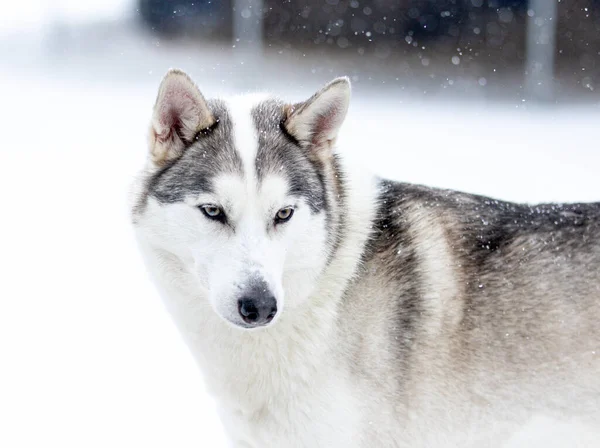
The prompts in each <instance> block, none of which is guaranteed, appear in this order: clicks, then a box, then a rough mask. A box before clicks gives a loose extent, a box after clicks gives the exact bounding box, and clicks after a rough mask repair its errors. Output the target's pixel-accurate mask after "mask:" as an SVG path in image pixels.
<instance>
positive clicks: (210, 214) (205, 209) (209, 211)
mask: <svg viewBox="0 0 600 448" xmlns="http://www.w3.org/2000/svg"><path fill="white" fill-rule="evenodd" d="M200 210H202V213H204V216H206V217H207V218H208V219H212V220H215V221H220V222H224V221H225V213H224V212H223V210H221V208H220V207H217V206H216V205H212V204H205V205H201V206H200Z"/></svg>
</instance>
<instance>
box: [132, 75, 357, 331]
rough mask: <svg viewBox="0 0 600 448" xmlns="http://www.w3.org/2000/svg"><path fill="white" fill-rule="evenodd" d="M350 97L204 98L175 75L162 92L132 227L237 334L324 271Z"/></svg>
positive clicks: (268, 317)
mask: <svg viewBox="0 0 600 448" xmlns="http://www.w3.org/2000/svg"><path fill="white" fill-rule="evenodd" d="M349 99H350V84H349V81H348V80H347V79H346V78H338V79H336V80H334V81H332V82H331V83H329V84H328V85H326V86H325V87H324V88H323V89H322V90H320V91H319V92H317V93H316V94H315V95H313V96H312V97H311V98H310V99H308V100H307V101H305V102H303V103H299V104H287V103H284V102H281V101H279V100H276V99H273V98H259V97H254V96H247V97H240V98H237V99H235V100H233V101H230V102H226V101H222V100H208V101H207V100H206V99H205V98H204V96H203V95H202V94H201V93H200V91H199V90H198V88H197V87H196V85H195V84H194V83H193V82H192V81H191V80H190V78H189V77H188V76H187V75H186V74H185V73H183V72H181V71H177V70H172V71H170V72H169V73H167V75H166V76H165V78H164V80H163V81H162V83H161V85H160V88H159V92H158V97H157V100H156V104H155V106H154V113H153V117H152V123H151V126H150V136H149V146H150V154H149V161H148V166H147V168H146V172H145V175H144V176H143V180H141V181H140V183H141V184H142V185H141V188H138V190H139V191H140V193H139V196H138V199H137V204H136V206H135V207H134V209H133V215H134V222H135V223H136V227H137V229H138V231H140V232H141V233H142V235H143V237H144V238H146V240H147V241H148V242H149V244H150V245H152V246H153V247H154V248H156V249H157V250H160V251H163V252H165V253H168V254H169V255H170V256H171V257H170V258H171V259H173V260H175V262H176V263H178V264H179V266H178V269H180V270H181V271H183V272H184V273H186V274H189V275H190V276H191V278H193V283H194V284H195V285H196V286H197V288H198V294H199V299H200V296H204V297H207V298H208V300H209V302H210V304H211V305H212V307H213V309H214V310H215V311H216V312H217V314H218V315H220V316H221V317H222V318H223V319H225V320H226V321H228V322H230V323H232V324H234V325H235V326H237V327H241V328H256V327H262V326H266V325H269V324H271V323H272V322H273V321H274V320H276V319H277V316H279V315H280V314H281V313H282V312H283V308H284V304H285V306H286V308H294V307H298V306H300V305H301V304H302V303H303V302H304V301H305V300H306V299H307V298H308V296H309V295H310V293H311V290H312V288H313V286H314V285H315V283H316V281H317V279H318V277H319V275H320V274H321V273H322V271H323V269H324V268H325V266H326V265H327V263H328V260H329V257H330V255H331V253H332V250H333V249H334V248H335V246H336V244H337V240H338V236H337V234H338V229H339V227H340V216H342V215H343V214H342V213H340V210H339V209H340V208H341V203H342V202H343V188H342V183H343V180H342V179H341V178H340V175H339V173H338V170H337V160H336V157H335V156H334V154H333V151H332V149H333V145H334V142H335V140H336V136H337V133H338V130H339V128H340V126H341V124H342V122H343V120H344V117H345V115H346V112H347V109H348V103H349Z"/></svg>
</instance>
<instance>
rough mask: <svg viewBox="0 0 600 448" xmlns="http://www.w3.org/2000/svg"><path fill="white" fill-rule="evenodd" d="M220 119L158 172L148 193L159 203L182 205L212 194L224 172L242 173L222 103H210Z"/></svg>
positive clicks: (228, 117) (226, 113) (230, 123)
mask: <svg viewBox="0 0 600 448" xmlns="http://www.w3.org/2000/svg"><path fill="white" fill-rule="evenodd" d="M208 106H209V108H210V110H211V112H212V113H213V114H214V115H215V116H216V117H218V120H217V122H216V123H215V124H213V125H212V126H211V127H210V128H207V129H203V130H201V131H199V132H198V134H197V135H196V139H195V141H194V142H193V143H192V144H191V145H190V146H189V147H188V148H186V149H185V151H184V153H183V155H182V156H181V157H180V158H179V159H177V160H175V161H174V162H172V163H171V164H169V165H167V166H166V167H165V168H163V169H161V170H160V171H159V172H158V173H156V174H155V175H154V176H153V178H152V179H150V181H149V184H148V192H149V194H150V195H151V196H153V197H155V198H156V199H158V200H159V201H160V202H166V203H174V202H182V201H183V200H184V198H185V197H186V196H189V195H198V194H200V193H203V192H212V190H213V180H214V178H215V177H216V176H218V175H220V174H224V173H239V174H242V172H243V169H242V161H241V159H240V158H239V156H238V153H237V152H236V151H235V148H234V145H233V129H232V122H231V118H230V116H229V114H228V112H227V108H226V107H225V105H224V104H223V103H222V102H221V101H209V102H208Z"/></svg>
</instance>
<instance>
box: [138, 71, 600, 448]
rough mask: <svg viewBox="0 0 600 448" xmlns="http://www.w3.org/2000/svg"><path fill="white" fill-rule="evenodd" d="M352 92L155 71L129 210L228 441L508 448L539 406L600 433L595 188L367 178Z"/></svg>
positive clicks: (273, 447) (597, 440)
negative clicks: (506, 197) (257, 88)
mask: <svg viewBox="0 0 600 448" xmlns="http://www.w3.org/2000/svg"><path fill="white" fill-rule="evenodd" d="M349 100H350V83H349V82H348V79H346V78H338V79H335V80H334V81H332V82H331V83H329V84H328V85H326V86H325V87H324V88H323V89H322V90H320V91H319V92H318V93H316V94H315V95H314V96H312V97H311V98H309V99H308V100H307V101H305V102H302V103H298V104H290V103H286V102H284V101H281V100H278V99H276V98H273V97H263V96H255V95H251V96H243V97H239V98H236V99H234V100H231V101H224V100H207V99H205V97H204V96H203V95H202V94H201V92H200V91H199V90H198V88H197V87H196V85H195V84H194V83H193V82H192V81H191V80H190V78H189V77H188V76H187V75H186V74H184V73H183V72H181V71H178V70H172V71H170V72H169V73H168V74H167V75H166V77H165V78H164V80H163V81H162V84H161V85H160V88H159V92H158V98H157V100H156V104H155V106H154V112H153V116H152V122H151V125H150V134H149V146H150V152H149V157H148V162H147V166H146V167H145V168H144V170H143V171H142V173H141V175H140V176H139V178H138V179H137V180H136V182H135V184H134V186H135V188H134V199H133V204H132V219H133V222H134V227H135V229H136V235H137V238H138V241H139V246H140V249H141V251H142V254H143V256H144V259H145V262H146V264H147V266H148V269H149V271H150V273H151V276H152V278H153V280H154V282H155V283H156V285H157V288H158V289H159V290H160V292H161V295H162V296H163V297H164V300H165V303H166V305H167V307H168V310H169V312H170V313H171V314H172V316H173V318H174V320H175V322H176V324H177V326H178V328H179V330H180V331H181V333H182V335H183V336H184V338H185V340H186V343H187V344H188V345H189V347H190V349H191V352H192V353H193V355H194V357H195V358H196V360H197V362H198V363H199V365H200V366H201V370H202V371H203V373H204V377H205V381H206V384H207V387H208V388H209V390H211V391H212V393H213V394H214V395H215V397H216V399H217V401H218V403H219V405H220V410H221V413H222V420H223V423H224V426H225V428H226V431H227V432H228V434H229V436H230V438H231V442H232V446H234V447H247V448H248V447H251V448H288V447H289V448H296V447H298V448H300V447H302V448H319V447H322V448H373V447H375V448H377V447H384V448H388V447H411V448H415V447H467V446H472V447H500V446H506V444H509V443H511V441H512V440H515V437H516V438H518V435H519V431H521V430H522V429H523V428H524V427H526V425H528V424H530V423H531V422H535V421H536V419H538V420H539V419H541V420H542V421H548V422H561V423H569V424H572V425H573V427H575V428H577V430H575V431H574V437H573V438H571V439H569V440H570V442H572V444H571V446H575V445H574V444H576V442H579V443H581V444H583V445H582V446H592V445H585V444H588V443H589V444H593V446H600V436H599V435H598V434H599V433H598V432H597V430H598V428H599V426H600V203H595V204H543V205H535V206H530V205H521V204H513V203H507V202H501V201H497V200H494V199H490V198H486V197H481V196H476V195H471V194H465V193H459V192H454V191H447V190H438V189H433V188H427V187H422V186H416V185H408V184H403V183H396V182H391V181H388V180H382V179H378V178H376V177H371V176H369V175H363V174H361V171H360V170H353V169H351V167H350V166H349V165H350V164H348V163H344V162H343V158H342V157H341V155H343V149H342V150H340V153H341V155H340V154H338V153H337V152H336V150H335V142H336V137H337V136H338V132H339V131H340V127H341V126H342V123H343V121H344V117H345V115H346V112H347V109H348V105H349ZM548 428H549V429H548V431H547V432H549V433H552V432H551V431H550V430H551V429H552V428H553V426H549V427H548ZM578 437H579V439H578ZM525 446H531V445H530V444H529V445H525ZM542 446H548V445H542Z"/></svg>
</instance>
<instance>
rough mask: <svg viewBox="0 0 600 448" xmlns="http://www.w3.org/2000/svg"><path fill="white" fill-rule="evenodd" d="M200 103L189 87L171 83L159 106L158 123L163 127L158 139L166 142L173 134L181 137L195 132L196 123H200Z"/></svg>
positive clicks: (176, 81)
mask: <svg viewBox="0 0 600 448" xmlns="http://www.w3.org/2000/svg"><path fill="white" fill-rule="evenodd" d="M200 106H201V105H200V103H199V101H198V98H196V97H195V96H194V94H193V92H190V91H189V86H186V85H184V84H183V83H181V82H179V81H178V80H174V81H172V82H171V84H170V85H169V86H167V88H166V89H165V92H164V93H163V95H162V98H161V99H160V104H159V105H158V121H159V124H160V126H161V129H160V133H157V138H160V139H161V140H163V141H164V140H166V139H168V138H170V137H171V135H172V134H173V132H175V133H176V134H177V135H179V136H182V134H183V136H185V134H187V133H189V132H186V131H190V132H192V131H194V130H195V126H194V123H195V122H199V121H200V116H199V115H200ZM188 128H189V129H188Z"/></svg>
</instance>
